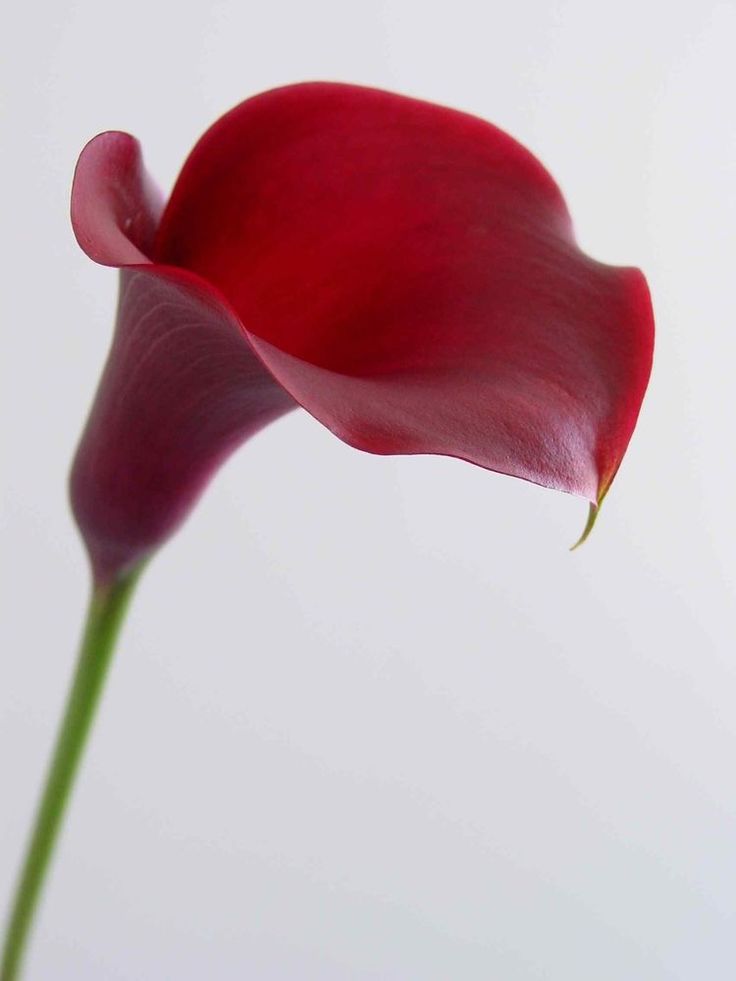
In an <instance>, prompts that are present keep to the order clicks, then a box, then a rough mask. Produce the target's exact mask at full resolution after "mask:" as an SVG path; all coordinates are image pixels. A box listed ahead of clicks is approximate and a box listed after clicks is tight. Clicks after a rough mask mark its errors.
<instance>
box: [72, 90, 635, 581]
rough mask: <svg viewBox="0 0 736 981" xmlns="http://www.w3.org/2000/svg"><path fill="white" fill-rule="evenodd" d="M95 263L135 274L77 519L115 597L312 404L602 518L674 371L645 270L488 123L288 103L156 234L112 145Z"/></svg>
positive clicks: (147, 189)
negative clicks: (223, 477) (646, 415)
mask: <svg viewBox="0 0 736 981" xmlns="http://www.w3.org/2000/svg"><path fill="white" fill-rule="evenodd" d="M72 205H73V220H74V225H75V231H76V234H77V237H78V239H79V241H80V244H81V245H82V246H83V248H85V250H86V251H87V252H88V254H89V255H90V256H91V257H92V258H94V259H95V260H96V261H98V262H102V263H104V264H108V265H117V266H121V267H126V271H125V272H124V273H123V288H122V293H121V305H120V311H119V318H118V327H117V331H116V337H115V341H114V344H113V349H112V352H111V355H110V359H109V362H108V366H107V369H106V372H105V375H104V377H103V380H102V383H101V386H100V391H99V394H98V399H97V402H96V404H95V407H94V408H93V412H92V416H91V419H90V423H89V426H88V429H87V432H86V434H85V437H84V439H83V441H82V444H81V447H80V451H79V454H78V457H77V462H76V464H75V470H74V476H73V481H72V498H73V502H74V506H75V512H76V514H77V518H78V521H79V523H80V526H81V527H82V530H83V533H84V535H85V538H86V540H87V543H88V546H89V548H90V551H91V553H92V557H93V562H94V563H95V566H96V568H97V570H98V576H100V575H109V574H112V572H114V570H115V569H118V568H120V567H122V566H123V565H126V564H130V563H131V562H133V561H135V560H137V559H138V558H140V557H141V556H143V555H145V554H146V553H148V552H150V551H152V550H153V549H154V548H156V547H157V546H158V545H159V544H161V542H162V541H163V540H165V538H166V537H168V535H170V534H171V533H172V531H173V530H174V529H175V528H176V527H177V526H178V525H179V523H180V522H181V520H182V519H183V517H184V516H185V514H186V513H187V511H188V510H189V508H190V507H191V505H192V504H193V502H194V500H196V497H197V495H198V494H199V492H200V491H201V489H202V488H203V487H204V485H205V483H206V481H207V479H208V477H209V476H210V475H211V473H212V472H213V471H214V469H215V468H216V466H217V465H218V464H219V462H220V461H221V460H222V459H223V458H224V456H225V455H226V454H227V453H229V452H230V451H231V450H232V449H233V448H234V447H235V446H236V445H238V444H239V443H240V442H242V441H243V439H245V438H246V437H247V436H248V435H250V434H251V433H253V432H255V431H256V430H257V429H259V428H261V427H262V426H263V425H265V424H266V423H267V422H269V421H270V420H272V419H274V418H276V417H277V416H278V415H280V414H282V413H283V412H285V411H288V409H289V408H291V407H293V405H294V401H293V400H296V402H298V403H300V404H301V405H303V406H304V407H305V408H306V409H308V411H309V412H311V413H312V414H313V415H314V416H315V417H316V418H317V419H319V420H320V421H322V422H323V423H324V424H325V425H326V426H328V427H329V428H330V429H331V430H332V431H333V432H335V433H336V434H337V435H338V436H339V437H340V438H342V439H343V440H345V441H346V442H348V443H351V444H352V445H355V446H357V447H359V448H361V449H365V450H369V451H371V452H375V453H441V454H446V455H449V456H456V457H461V458H463V459H466V460H469V461H471V462H473V463H476V464H479V465H480V466H483V467H486V468H488V469H491V470H496V471H500V472H503V473H507V474H512V475H514V476H517V477H522V478H524V479H527V480H531V481H534V482H536V483H539V484H543V485H545V486H549V487H553V488H557V489H560V490H565V491H569V492H572V493H576V494H580V495H582V496H584V497H587V498H588V499H589V500H591V501H593V502H597V501H598V500H599V498H600V496H601V495H602V494H603V493H604V492H605V490H606V489H607V487H608V485H609V484H610V481H611V479H612V478H613V475H614V474H615V472H616V469H617V468H618V466H619V464H620V462H621V458H622V456H623V454H624V452H625V449H626V446H627V444H628V442H629V439H630V437H631V433H632V431H633V427H634V424H635V422H636V418H637V415H638V412H639V408H640V405H641V400H642V398H643V395H644V390H645V388H646V384H647V380H648V377H649V371H650V366H651V351H652V335H653V325H652V314H651V305H650V302H649V296H648V291H647V288H646V284H645V281H644V279H643V277H642V276H641V274H640V273H639V272H638V271H637V270H633V269H621V268H614V267H609V266H604V265H602V264H600V263H598V262H595V261H593V260H591V259H589V258H588V257H586V256H585V255H583V254H582V253H581V252H580V251H579V249H578V248H577V246H576V245H575V242H574V240H573V236H572V231H571V223H570V219H569V215H568V213H567V209H566V207H565V204H564V201H563V199H562V197H561V195H560V192H559V190H558V188H557V186H556V185H555V183H554V182H553V180H552V179H551V178H550V176H549V175H548V174H547V173H546V171H545V170H544V169H543V167H542V166H541V165H540V164H539V162H538V161H536V160H535V159H534V158H533V157H532V156H531V155H530V154H529V153H528V152H527V151H526V150H525V149H524V148H523V147H521V146H520V145H519V144H517V143H516V142H515V141H513V140H512V139H511V138H510V137H508V136H507V135H505V134H504V133H502V132H501V131H499V130H498V129H496V128H495V127H493V126H491V125H490V124H488V123H485V122H482V121H481V120H478V119H476V118H474V117H471V116H468V115H465V114H463V113H459V112H455V111H453V110H449V109H444V108H441V107H438V106H434V105H431V104H428V103H424V102H419V101H417V100H413V99H408V98H404V97H401V96H396V95H391V94H389V93H385V92H379V91H375V90H371V89H364V88H359V87H355V86H346V85H333V84H327V83H313V84H307V85H299V86H291V87H287V88H285V89H279V90H275V91H272V92H268V93H265V94H264V95H261V96H257V97H255V98H253V99H250V100H248V101H246V102H245V103H243V104H241V105H240V106H238V107H237V108H236V109H234V110H232V111H231V112H230V113H228V114H227V115H226V116H224V117H223V118H222V119H221V120H220V121H219V122H217V123H216V124H215V125H214V126H213V127H212V128H211V129H210V130H209V131H208V132H207V133H206V134H205V136H204V137H203V138H202V140H201V141H200V143H199V144H198V145H197V147H195V149H194V151H193V152H192V154H191V156H190V157H189V159H188V161H187V162H186V164H185V166H184V169H183V171H182V174H181V175H180V177H179V179H178V181H177V183H176V186H175V188H174V191H173V193H172V196H171V199H170V201H169V203H168V205H167V206H166V208H165V211H164V214H163V217H162V218H161V219H159V210H160V204H159V200H158V197H157V195H156V193H155V191H154V190H153V187H152V184H151V182H150V180H149V179H148V178H147V177H146V175H145V172H144V171H143V168H142V165H141V161H140V153H139V151H138V147H137V144H136V143H135V141H134V140H132V138H131V137H128V136H126V135H125V134H120V133H106V134H103V135H102V136H100V137H98V138H97V139H96V140H94V141H92V143H91V144H89V145H88V147H87V148H86V149H85V151H84V153H83V155H82V157H81V159H80V163H79V165H78V169H77V175H76V180H75V187H74V192H73V201H72Z"/></svg>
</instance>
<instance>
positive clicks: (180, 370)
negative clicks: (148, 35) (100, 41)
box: [71, 133, 295, 582]
mask: <svg viewBox="0 0 736 981" xmlns="http://www.w3.org/2000/svg"><path fill="white" fill-rule="evenodd" d="M150 188H151V184H150V181H149V180H148V178H147V176H146V174H145V171H144V170H143V167H142V162H141V157H140V150H139V147H138V144H137V142H136V141H135V140H133V138H132V137H130V136H128V135H127V134H124V133H105V134H102V136H99V137H97V138H96V139H95V140H93V141H92V142H91V143H90V144H88V145H87V147H86V148H85V150H84V152H83V154H82V156H81V158H80V161H79V164H78V166H77V171H76V174H75V182H74V189H73V194H72V221H73V225H74V230H75V233H76V235H77V238H78V240H79V242H80V245H82V247H83V248H84V249H85V250H86V251H87V253H88V254H89V255H90V256H91V257H92V258H94V259H96V260H97V261H98V262H102V263H105V264H107V265H118V266H123V267H125V268H123V271H122V274H121V282H120V302H119V307H118V317H117V326H116V330H115V335H114V338H113V344H112V348H111V350H110V355H109V357H108V361H107V365H106V367H105V371H104V373H103V376H102V379H101V381H100V386H99V389H98V392H97V396H96V399H95V402H94V405H93V408H92V413H91V415H90V418H89V421H88V423H87V427H86V429H85V432H84V435H83V437H82V441H81V443H80V446H79V449H78V451H77V455H76V458H75V461H74V466H73V469H72V477H71V497H72V505H73V507H74V513H75V516H76V518H77V521H78V523H79V526H80V529H81V531H82V534H83V536H84V539H85V542H86V544H87V548H88V550H89V552H90V557H91V559H92V564H93V567H94V572H95V577H96V579H97V581H98V582H100V581H104V580H106V579H108V578H110V577H112V576H114V575H115V574H116V573H117V572H119V571H122V570H123V569H125V568H126V567H130V566H131V565H133V564H134V563H136V562H138V561H140V560H141V559H143V558H144V557H145V556H146V555H147V554H149V553H150V552H152V551H153V550H154V549H155V548H157V547H158V546H159V545H160V544H161V543H162V542H163V541H165V540H166V539H167V538H168V537H169V536H170V535H171V534H172V533H173V532H174V531H175V530H176V528H177V527H178V526H179V525H180V524H181V522H182V521H183V519H184V518H185V517H186V515H187V514H188V512H189V510H190V509H191V507H192V505H193V504H194V502H195V501H196V500H197V498H198V497H199V494H200V493H201V491H202V490H203V488H204V486H205V485H206V483H207V481H208V480H209V478H210V477H211V475H212V474H213V472H214V471H215V470H216V469H217V467H218V466H219V464H220V463H221V462H222V461H223V460H224V458H225V457H226V456H227V455H228V454H229V453H230V452H232V450H233V449H235V447H236V446H238V445H240V444H241V443H242V442H243V440H245V439H247V437H248V436H250V435H252V434H253V433H255V432H257V431H258V430H259V429H261V428H262V427H263V426H265V425H267V424H268V423H269V422H271V421H272V420H274V419H276V418H277V417H278V416H280V415H282V414H283V413H284V412H287V411H289V409H291V408H293V407H294V405H295V403H294V401H293V400H292V399H291V398H290V397H289V395H288V394H287V393H286V392H285V391H284V390H283V388H281V387H280V386H279V385H278V384H276V383H275V382H274V380H273V378H272V376H271V375H270V374H269V373H268V372H267V371H266V370H265V369H264V367H263V365H262V364H261V362H260V360H259V359H258V358H257V357H256V356H255V355H254V353H253V351H252V349H251V346H250V344H249V343H248V340H247V338H246V337H245V335H244V333H243V331H242V328H241V325H240V322H239V320H238V318H237V316H235V315H234V314H233V313H232V312H231V311H230V310H229V309H228V307H227V304H226V303H225V302H224V301H223V300H222V298H221V297H218V295H217V294H216V292H215V291H214V290H213V289H212V288H211V287H210V286H209V285H208V284H207V283H204V282H201V281H199V280H198V278H197V277H196V276H194V275H192V274H191V273H187V272H185V271H183V270H178V269H168V268H166V267H165V266H160V265H158V266H156V265H152V264H151V263H150V262H149V261H148V260H147V259H146V258H145V254H144V251H145V250H146V249H150V245H151V238H152V232H153V230H155V227H156V224H157V221H158V216H157V214H156V210H155V208H156V206H155V198H154V197H153V196H152V194H151V191H150ZM125 231H127V233H128V235H133V240H132V241H131V240H130V239H128V238H127V236H126V234H125Z"/></svg>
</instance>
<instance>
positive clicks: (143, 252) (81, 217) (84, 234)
mask: <svg viewBox="0 0 736 981" xmlns="http://www.w3.org/2000/svg"><path fill="white" fill-rule="evenodd" d="M326 85H327V86H330V87H339V88H341V89H344V90H346V91H351V90H356V89H363V87H362V86H353V85H347V84H342V83H329V82H305V83H297V84H296V85H289V86H282V87H279V88H275V89H271V90H269V91H268V92H264V93H261V94H260V95H258V96H254V97H252V98H251V99H249V100H246V101H248V102H253V101H255V100H262V99H264V98H267V97H275V96H278V95H279V94H280V93H283V92H286V91H289V90H297V89H299V90H307V89H310V88H311V89H315V88H320V87H323V86H326ZM365 91H369V92H375V93H378V94H379V95H386V96H393V97H395V96H394V94H393V93H389V92H382V91H381V90H376V89H365ZM401 98H407V97H401ZM412 101H417V102H418V101H419V100H412ZM242 105H243V103H239V104H238V105H237V106H235V107H234V108H233V109H231V110H230V111H229V112H228V113H226V114H225V115H224V116H223V117H221V118H220V119H219V120H218V121H217V122H216V123H215V124H214V125H213V126H212V127H210V129H209V130H208V131H207V132H206V133H205V134H204V136H203V137H202V138H201V139H200V141H199V142H198V143H197V145H196V146H195V149H194V150H193V151H192V153H194V152H196V150H197V148H198V147H199V146H200V145H201V144H202V143H203V141H204V140H206V139H207V137H208V136H209V135H210V133H211V132H212V130H214V129H215V127H217V126H219V125H220V124H221V123H222V122H223V121H224V120H226V119H228V118H229V117H231V116H232V115H233V114H235V113H237V112H238V110H239V109H240V107H241V106H242ZM447 111H448V112H451V113H455V114H457V115H459V116H464V117H466V118H467V119H468V120H469V121H471V122H472V123H474V124H482V125H483V126H485V127H489V128H491V129H493V130H496V127H494V126H493V125H492V124H490V123H486V122H485V121H484V120H478V119H477V118H476V117H474V116H471V115H468V114H465V113H460V112H458V110H454V109H448V110H447ZM499 132H501V131H499ZM503 135H504V136H506V134H503ZM508 139H509V140H510V141H512V142H513V143H514V144H516V141H514V140H513V139H512V138H511V137H508ZM111 143H112V144H113V145H114V148H115V151H116V152H117V154H118V159H119V160H120V161H121V162H122V165H123V167H124V170H125V172H126V174H128V175H130V176H132V177H135V176H136V172H137V170H140V174H141V175H142V180H143V181H144V183H143V196H144V198H145V199H146V200H147V201H148V202H149V206H150V208H151V211H152V213H154V214H155V218H156V220H155V223H153V224H152V223H151V222H150V221H149V222H148V223H146V220H145V216H141V215H140V214H137V213H136V214H133V215H125V216H124V217H123V218H122V221H121V220H120V217H121V212H122V211H123V210H124V205H125V201H124V200H122V201H119V202H118V204H119V206H120V208H119V212H118V214H117V215H115V216H114V217H115V218H117V219H118V220H117V221H108V223H107V227H106V228H104V234H103V235H102V236H99V235H95V234H93V233H92V230H91V220H90V213H89V208H88V206H87V203H86V202H85V201H84V189H83V187H82V185H83V183H84V182H85V181H86V179H87V178H88V177H89V176H90V168H88V167H87V164H89V163H90V162H92V163H93V164H94V163H95V162H96V161H95V160H94V155H95V154H96V153H97V151H98V150H100V149H105V148H106V145H108V146H109V144H111ZM516 145H517V146H518V147H519V148H520V149H521V150H522V151H523V152H524V153H525V154H527V155H528V158H529V159H530V160H531V161H533V163H534V164H535V165H536V166H537V167H538V168H539V171H540V173H541V174H543V175H544V176H545V178H546V180H547V182H548V184H549V188H550V190H551V191H552V192H553V193H555V194H557V195H558V196H559V199H560V202H561V205H562V208H563V213H564V216H565V218H566V220H567V221H568V222H569V226H568V234H569V236H570V240H571V241H574V239H573V238H572V224H571V222H570V219H569V213H568V212H567V207H566V204H565V202H564V198H563V197H562V195H561V192H560V191H559V187H558V186H557V184H556V183H555V182H554V179H553V178H552V177H551V175H550V174H549V172H548V171H547V170H546V169H545V168H544V167H543V166H542V164H540V163H539V161H537V159H536V158H535V157H534V156H533V155H532V154H531V153H529V151H527V150H526V148H524V147H523V146H522V145H521V144H516ZM190 157H191V154H190ZM188 160H189V158H187V162H188ZM185 166H186V164H185ZM91 169H92V170H93V169H94V167H93V168H91ZM178 186H179V181H177V188H178ZM175 190H176V188H175ZM170 203H171V199H169V202H168V203H166V204H164V202H163V201H162V199H161V195H160V193H158V192H157V191H156V189H155V187H154V186H153V185H152V183H151V182H150V178H148V176H147V174H146V172H145V170H144V169H143V166H142V155H141V148H140V144H139V142H138V140H136V139H135V138H134V137H133V136H131V135H130V134H128V133H125V132H123V131H118V130H109V131H105V132H103V133H100V134H99V135H98V136H96V137H94V138H93V139H92V140H90V141H89V142H88V144H87V145H86V146H85V148H84V149H83V151H82V154H81V156H80V159H79V162H78V164H77V167H76V170H75V178H74V184H73V190H72V202H71V204H72V224H73V228H74V233H75V236H76V238H77V241H78V243H79V245H80V247H81V248H82V249H83V251H85V252H86V253H87V255H88V256H89V257H90V258H91V259H93V260H94V261H95V262H98V263H99V264H102V265H107V266H110V267H115V268H118V269H122V268H130V269H135V268H140V269H141V271H143V270H145V271H146V272H148V273H152V274H154V275H155V274H160V275H162V276H164V277H167V278H171V279H173V280H176V281H178V282H180V283H182V284H184V285H185V284H189V285H191V286H192V287H194V288H195V289H197V290H199V291H203V292H206V293H208V294H209V295H210V296H211V298H212V300H213V302H216V303H218V304H219V305H220V306H221V307H222V308H223V310H224V312H226V315H227V316H228V317H229V318H231V319H234V320H235V321H236V322H237V323H238V324H239V325H240V327H241V330H242V335H243V338H244V340H245V341H246V342H247V343H248V344H249V346H250V348H251V350H252V351H253V352H254V353H255V355H256V356H257V357H258V359H259V360H260V361H261V362H262V363H263V365H264V367H265V368H266V369H267V370H268V371H269V372H270V373H271V375H272V376H273V377H274V379H275V381H276V382H277V383H278V384H279V385H280V386H281V387H282V388H283V389H284V390H285V391H286V393H287V394H289V395H290V396H291V397H292V398H293V399H294V401H295V403H297V404H299V405H301V406H302V407H304V408H305V409H307V411H308V412H309V413H310V414H311V415H313V416H315V418H317V419H318V420H319V421H320V422H321V423H322V424H324V425H325V426H326V427H327V428H329V429H330V430H331V431H333V432H334V433H335V435H337V436H338V437H339V438H340V439H341V440H343V441H344V442H346V443H349V444H350V445H353V446H355V447H356V448H358V449H361V450H363V451H366V452H371V453H374V454H378V455H390V454H391V453H392V452H395V451H392V450H391V449H377V448H376V446H375V445H374V444H372V443H370V441H364V440H362V439H361V438H360V436H358V435H356V434H355V433H352V432H349V431H345V430H343V429H341V427H339V426H336V425H335V424H334V422H333V421H332V420H331V419H329V418H320V415H319V414H318V412H316V411H315V409H314V407H313V406H311V405H310V406H308V405H306V404H305V402H304V400H303V399H302V398H300V396H299V394H298V392H296V391H295V390H294V386H293V385H291V383H290V382H289V380H288V379H285V378H284V377H283V372H282V371H281V370H280V369H279V366H278V365H276V364H274V358H273V357H271V356H270V352H269V348H271V347H272V345H271V344H270V342H269V341H267V340H266V339H265V338H263V337H261V336H260V335H258V334H257V333H255V332H254V331H252V330H250V329H249V328H248V327H246V325H245V324H244V323H243V319H242V316H241V315H240V314H239V313H238V312H237V310H236V309H235V308H234V306H233V304H231V303H230V301H229V300H228V298H227V297H226V296H225V295H224V293H223V292H222V291H221V290H220V289H219V288H218V287H217V286H216V285H215V284H213V283H212V282H211V281H209V280H208V279H206V278H205V277H203V276H202V275H200V274H198V273H196V272H194V271H192V270H190V269H186V268H184V267H181V266H178V265H171V264H169V263H161V262H157V261H155V260H154V259H152V258H151V256H152V255H155V254H156V251H157V247H156V244H155V243H156V240H157V237H158V232H159V229H160V227H161V224H160V223H161V219H162V217H163V216H164V215H165V213H166V210H167V208H168V206H169V204H170ZM109 217H112V216H109ZM600 265H605V264H602V263H601V264H600ZM606 268H608V269H609V270H611V271H614V270H615V271H618V272H621V273H625V274H631V275H635V276H636V278H637V279H638V281H639V282H640V283H641V284H642V286H643V291H644V294H645V295H646V297H647V302H648V303H649V313H650V320H652V322H653V318H652V315H651V301H650V299H649V292H648V287H647V284H646V280H645V278H644V276H643V274H642V273H641V272H640V270H638V269H634V268H632V267H613V266H607V267H606ZM276 350H278V349H276ZM281 353H284V354H285V353H286V352H281ZM289 357H293V356H292V355H289ZM305 363H306V364H308V362H305ZM337 374H339V372H337ZM645 374H646V375H647V377H648V368H647V369H646V371H645ZM346 377H348V376H347V375H346ZM636 415H638V408H637V410H636ZM634 421H635V418H634ZM631 428H632V430H633V424H632V426H631ZM624 451H625V447H624ZM399 452H401V453H402V454H406V455H412V454H415V453H416V454H423V455H442V456H449V457H454V458H456V459H459V460H463V461H466V462H470V463H475V464H476V465H480V466H481V467H484V465H483V464H482V463H480V464H479V463H478V461H477V460H475V459H472V458H471V457H470V456H465V455H463V454H461V453H454V452H449V451H447V450H445V449H439V450H436V451H435V450H432V449H431V448H421V449H416V450H412V449H411V448H409V447H406V448H402V449H401V450H400V451H399ZM621 456H623V452H622V453H621ZM619 462H620V460H619ZM484 468H485V469H488V470H491V471H492V472H497V473H502V474H504V473H508V475H510V476H516V477H519V476H521V475H519V474H517V473H514V472H513V470H509V471H505V470H503V469H502V468H500V467H497V466H494V467H484ZM521 479H525V480H529V481H530V482H532V483H538V484H539V485H540V486H545V487H553V486H554V484H551V483H550V482H549V481H547V480H545V481H544V482H543V481H541V480H540V481H536V480H534V479H533V478H529V477H524V476H521ZM611 479H612V478H611V477H609V478H608V480H607V481H606V489H607V486H608V485H610V481H611ZM603 487H604V481H603V479H602V475H601V477H600V478H599V481H598V485H597V486H596V487H595V489H594V488H593V487H592V486H588V487H585V488H582V487H580V488H577V489H571V488H570V487H566V486H564V485H560V486H558V487H557V488H556V489H558V490H561V491H563V492H567V493H572V494H576V495H578V496H583V497H587V498H588V500H589V501H590V502H591V504H593V505H597V504H599V503H600V500H601V499H602V496H603Z"/></svg>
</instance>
